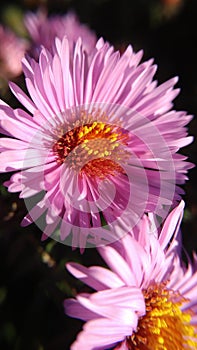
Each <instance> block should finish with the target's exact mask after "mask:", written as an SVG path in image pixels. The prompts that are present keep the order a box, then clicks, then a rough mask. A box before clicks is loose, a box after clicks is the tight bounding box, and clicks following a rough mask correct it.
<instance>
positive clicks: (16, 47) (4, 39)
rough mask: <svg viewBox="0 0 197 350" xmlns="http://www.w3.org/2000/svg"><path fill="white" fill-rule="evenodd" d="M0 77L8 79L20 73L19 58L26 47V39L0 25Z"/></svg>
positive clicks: (22, 55)
mask: <svg viewBox="0 0 197 350" xmlns="http://www.w3.org/2000/svg"><path fill="white" fill-rule="evenodd" d="M0 47H1V50H0V77H1V78H3V79H5V80H9V79H13V78H15V77H17V76H18V75H20V74H21V73H22V63H21V60H22V58H23V57H24V55H25V52H26V50H27V48H28V43H27V41H26V40H24V39H22V38H19V37H17V36H16V34H15V33H14V32H12V31H11V30H9V29H8V28H4V27H3V26H0Z"/></svg>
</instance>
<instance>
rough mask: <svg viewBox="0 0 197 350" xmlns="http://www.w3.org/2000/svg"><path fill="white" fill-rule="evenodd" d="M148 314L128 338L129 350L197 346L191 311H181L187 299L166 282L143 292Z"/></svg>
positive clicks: (187, 349) (160, 349) (175, 348)
mask: <svg viewBox="0 0 197 350" xmlns="http://www.w3.org/2000/svg"><path fill="white" fill-rule="evenodd" d="M144 298H145V302H146V314H145V316H143V317H141V318H140V320H139V322H138V328H137V330H136V332H135V333H133V335H132V336H130V337H127V346H128V350H153V349H154V350H189V349H190V350H191V349H197V334H196V329H195V328H194V326H193V325H191V324H190V321H191V318H192V313H191V312H188V311H187V312H185V311H182V310H181V306H182V305H183V303H185V302H187V301H186V300H185V299H184V298H183V297H181V296H180V295H179V294H178V293H174V292H173V291H170V290H168V289H166V287H165V285H164V284H160V285H154V286H151V287H150V288H149V289H148V290H146V291H144Z"/></svg>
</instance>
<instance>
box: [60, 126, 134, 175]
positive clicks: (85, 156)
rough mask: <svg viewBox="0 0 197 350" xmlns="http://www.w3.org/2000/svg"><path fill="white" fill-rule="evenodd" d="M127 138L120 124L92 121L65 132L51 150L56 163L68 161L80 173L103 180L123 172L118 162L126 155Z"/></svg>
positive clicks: (123, 159)
mask: <svg viewBox="0 0 197 350" xmlns="http://www.w3.org/2000/svg"><path fill="white" fill-rule="evenodd" d="M128 139H129V135H128V133H127V132H125V131H124V130H123V129H122V128H121V127H120V126H117V125H110V124H107V123H105V122H100V121H99V122H98V121H94V122H92V123H88V124H83V125H80V126H75V127H74V128H73V129H72V130H69V131H67V132H65V133H64V134H63V135H62V136H61V137H60V138H59V139H58V140H57V141H56V143H55V144H54V145H53V152H54V153H55V155H56V157H57V163H58V164H63V163H64V162H68V164H69V166H70V167H71V168H73V169H75V170H77V171H79V173H80V174H81V175H83V174H86V175H87V176H90V177H98V178H100V179H103V178H105V177H106V176H109V175H115V174H116V173H117V172H118V173H124V169H123V168H122V167H121V165H120V162H121V161H122V162H124V161H125V159H127V158H128V155H129V153H128V151H125V149H124V146H125V145H127V142H128Z"/></svg>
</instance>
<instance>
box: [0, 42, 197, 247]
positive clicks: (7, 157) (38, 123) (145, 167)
mask: <svg viewBox="0 0 197 350" xmlns="http://www.w3.org/2000/svg"><path fill="white" fill-rule="evenodd" d="M69 45H70V43H69V41H68V39H67V38H66V37H64V39H63V40H62V41H61V40H59V39H57V40H56V51H55V52H54V54H51V53H50V52H49V51H47V50H46V49H45V48H43V49H42V51H41V53H40V56H39V62H36V61H34V60H33V59H31V58H27V59H24V60H23V66H24V74H25V77H26V85H27V90H28V92H29V95H30V97H28V96H27V95H26V94H25V93H24V92H23V91H22V90H21V89H20V88H19V87H18V86H16V84H13V83H11V84H10V87H11V89H12V91H13V93H14V94H15V96H16V97H17V98H18V100H19V101H20V102H21V104H23V105H24V107H25V108H26V109H27V111H25V110H22V109H15V110H13V109H12V108H10V107H9V106H8V105H6V104H5V103H3V102H1V105H0V122H1V127H2V129H3V132H4V133H5V134H6V135H7V136H9V137H6V138H2V139H1V140H0V146H1V151H2V153H1V155H0V171H2V172H5V171H18V170H22V172H20V173H19V172H17V173H16V174H14V175H13V176H12V177H11V179H10V181H8V182H7V183H6V186H8V189H9V191H10V192H16V191H20V192H21V194H20V197H22V198H25V200H26V205H27V207H28V210H29V214H28V216H27V217H26V219H25V220H24V222H23V224H28V223H30V222H32V221H36V220H37V218H38V217H40V216H41V215H42V214H43V213H45V212H46V228H45V227H44V223H43V220H40V221H39V225H41V228H42V230H43V231H44V237H45V236H48V235H52V233H53V232H54V230H55V229H56V228H58V229H59V228H60V240H61V241H62V242H63V241H64V240H66V244H72V246H75V247H77V246H80V247H82V248H83V247H85V246H86V242H87V241H88V242H90V244H96V245H99V244H101V245H102V244H105V243H109V242H113V241H115V240H117V239H119V238H120V237H121V236H123V235H124V234H125V233H126V232H128V231H130V230H131V229H132V227H134V226H135V225H136V223H137V222H138V220H139V219H140V218H141V217H142V215H143V213H144V212H149V211H154V212H155V213H157V214H158V215H160V216H161V218H164V217H165V216H166V214H167V212H168V210H169V208H170V207H171V205H172V204H173V201H174V200H179V199H180V195H179V194H180V193H181V188H180V187H178V186H176V185H177V184H178V185H179V184H182V183H184V182H185V179H186V178H187V177H186V173H187V169H188V168H189V167H190V166H191V165H190V164H189V163H187V162H185V157H183V156H181V155H179V154H177V153H176V152H177V151H178V150H179V148H180V147H183V146H185V145H187V144H188V143H190V142H191V139H192V138H191V137H187V130H186V128H185V125H186V124H187V123H188V122H189V120H190V119H191V116H189V115H187V114H186V113H185V112H176V111H174V110H170V109H171V107H172V100H173V98H174V97H175V96H176V95H177V94H178V91H179V90H177V89H176V90H174V84H175V83H176V82H177V78H173V79H171V80H169V81H167V82H165V83H164V84H162V85H160V86H157V82H156V81H153V76H154V73H155V70H156V67H155V65H153V61H152V60H149V61H147V62H145V63H141V64H139V61H140V59H141V56H142V52H138V53H134V52H133V50H132V48H131V46H129V47H128V48H127V50H126V51H125V53H124V54H123V55H122V56H120V54H119V52H114V49H113V47H112V46H110V45H109V44H108V43H104V42H103V40H102V39H100V40H99V41H98V42H97V44H96V46H95V48H94V50H93V51H92V53H91V54H89V55H87V52H86V48H84V46H83V42H82V40H81V39H79V40H78V41H77V43H76V45H74V51H73V53H72V54H71V52H70V46H69ZM85 47H86V46H85ZM13 137H14V138H15V139H13ZM42 190H43V192H42V194H43V198H41V197H36V199H35V205H33V199H32V197H33V196H34V195H36V194H38V193H39V192H41V191H42ZM28 198H29V199H28ZM104 223H105V224H106V225H107V229H106V227H103V226H104ZM58 225H59V227H58ZM71 231H72V238H73V239H72V241H68V240H67V237H68V239H70V237H71V236H70V235H69V234H70V232H71ZM56 233H57V235H56ZM56 233H55V235H54V236H53V237H54V238H55V239H59V236H58V231H57V230H56Z"/></svg>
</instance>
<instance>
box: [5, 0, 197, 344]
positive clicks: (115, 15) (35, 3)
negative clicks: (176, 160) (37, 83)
mask: <svg viewBox="0 0 197 350" xmlns="http://www.w3.org/2000/svg"><path fill="white" fill-rule="evenodd" d="M40 7H42V8H46V9H47V10H48V13H49V14H66V13H67V12H68V11H70V10H73V11H75V13H76V14H77V15H78V17H79V19H80V21H81V22H83V23H86V24H87V25H88V26H89V27H90V28H91V29H92V30H93V31H95V33H96V35H97V36H98V37H100V36H102V37H103V38H104V39H106V40H108V41H109V42H111V43H112V44H113V45H115V47H116V48H118V49H120V50H121V51H124V49H125V47H126V46H127V45H128V44H129V43H131V44H132V46H133V47H134V49H135V51H137V50H139V49H143V50H144V57H143V60H145V59H149V58H152V57H154V59H155V63H156V64H158V71H157V74H156V78H157V79H158V81H159V82H160V83H162V82H164V81H165V80H167V79H169V78H171V77H173V76H177V75H178V76H179V82H178V84H177V86H178V87H179V88H181V94H180V95H179V96H178V97H177V98H176V100H175V108H176V109H177V110H186V111H188V113H190V114H193V115H194V118H193V120H192V122H191V123H190V125H189V133H190V134H191V135H194V136H196V135H197V119H196V118H197V1H196V0H121V1H120V0H119V1H118V0H113V1H112V0H83V1H80V0H56V1H54V0H48V1H47V0H21V1H20V0H18V1H10V0H6V1H2V0H1V13H0V21H1V23H2V24H4V25H6V26H8V27H10V28H11V29H12V30H13V31H14V32H16V33H17V34H18V35H21V36H23V35H24V28H23V25H22V19H23V16H24V14H25V13H26V11H29V10H31V11H36V10H37V9H38V8H40ZM1 50H3V48H2V46H1V39H0V56H1ZM0 64H1V59H0ZM17 79H21V78H20V77H19V78H17ZM17 79H15V81H17ZM0 94H1V98H2V99H4V100H6V101H8V102H9V101H10V100H11V99H12V97H11V95H10V92H9V90H8V88H7V82H6V80H5V79H3V80H2V81H1V84H0ZM12 102H13V101H12ZM13 103H14V102H13ZM196 151H197V144H196V141H195V142H193V144H192V145H190V146H188V147H186V148H185V149H183V150H182V153H183V154H185V155H187V156H188V157H189V159H190V161H191V162H193V163H196V160H197V153H196ZM196 175H197V171H196V169H192V170H191V171H190V172H189V178H190V179H189V181H188V182H187V184H186V185H185V186H184V190H185V193H186V194H185V196H184V200H185V201H186V209H185V215H184V220H183V223H182V231H183V243H184V246H185V249H186V251H187V252H188V254H189V255H190V256H191V255H192V251H193V250H196V249H197V232H196V223H197V181H196ZM8 178H9V176H8V174H1V176H0V180H1V181H0V182H1V184H2V183H3V182H4V181H5V180H7V179H8ZM25 213H26V208H25V205H24V203H23V201H22V200H19V198H18V194H10V193H8V192H7V190H6V189H5V188H4V186H3V185H1V186H0V349H1V350H11V349H12V350H67V349H69V348H70V344H71V343H72V341H73V340H74V338H75V336H76V334H77V332H78V331H79V330H80V327H81V322H80V321H78V320H73V319H70V318H68V317H66V316H65V314H64V309H63V300H64V299H65V298H66V297H68V296H72V295H74V294H75V293H76V291H81V290H83V291H84V290H86V287H84V286H83V285H82V284H81V283H80V282H78V281H76V280H75V279H74V278H72V277H71V276H70V275H69V274H68V273H67V272H66V270H65V263H66V262H67V261H70V260H72V261H78V262H81V263H83V264H85V265H92V264H98V263H103V262H102V261H101V260H100V258H99V256H98V255H97V253H96V251H95V250H93V249H87V250H86V251H85V253H84V254H83V255H81V254H80V253H79V251H78V250H76V251H72V250H71V248H70V247H66V246H63V245H61V244H60V243H57V242H54V241H52V240H50V239H48V240H46V241H45V242H41V241H40V238H41V232H40V230H39V229H38V228H37V227H36V225H31V226H30V227H27V228H21V227H20V222H21V220H22V218H23V216H24V215H25Z"/></svg>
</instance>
